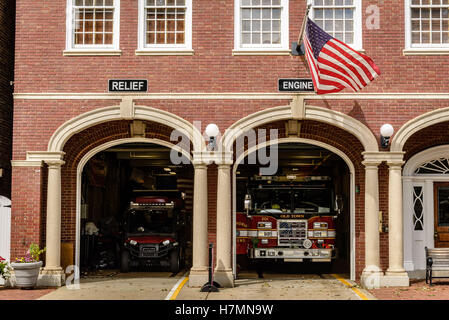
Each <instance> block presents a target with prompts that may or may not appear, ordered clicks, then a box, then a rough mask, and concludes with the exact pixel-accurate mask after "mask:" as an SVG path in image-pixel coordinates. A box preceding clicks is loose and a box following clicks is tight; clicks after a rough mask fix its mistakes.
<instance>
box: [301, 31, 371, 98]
mask: <svg viewBox="0 0 449 320" xmlns="http://www.w3.org/2000/svg"><path fill="white" fill-rule="evenodd" d="M304 46H305V49H306V58H307V63H308V65H309V69H310V72H311V74H312V80H313V85H314V86H315V91H316V93H317V94H326V93H334V92H339V91H341V90H343V89H344V88H348V89H351V90H353V91H354V92H357V91H360V90H361V89H363V88H364V87H366V86H367V85H368V84H369V83H370V82H371V81H373V80H374V79H375V78H376V77H377V76H379V75H380V70H379V68H378V67H377V66H376V65H375V64H374V62H373V61H372V60H371V59H370V58H369V57H368V56H366V55H364V54H362V53H359V52H357V51H355V50H354V49H352V48H350V47H349V46H348V45H346V44H345V43H343V42H341V41H339V40H337V39H331V40H329V41H328V42H327V43H326V44H325V45H324V47H323V48H322V49H321V51H320V54H319V55H318V59H315V56H314V55H313V50H312V47H311V45H310V42H309V40H308V38H307V36H306V35H304Z"/></svg>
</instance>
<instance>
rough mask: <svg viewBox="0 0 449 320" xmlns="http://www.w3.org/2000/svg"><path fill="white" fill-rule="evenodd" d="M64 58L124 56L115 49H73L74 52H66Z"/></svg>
mask: <svg viewBox="0 0 449 320" xmlns="http://www.w3.org/2000/svg"><path fill="white" fill-rule="evenodd" d="M63 55H64V56H120V55H122V51H121V50H115V49H90V50H82V49H72V50H64V51H63Z"/></svg>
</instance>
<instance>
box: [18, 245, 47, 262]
mask: <svg viewBox="0 0 449 320" xmlns="http://www.w3.org/2000/svg"><path fill="white" fill-rule="evenodd" d="M44 252H45V248H44V249H39V246H38V245H37V244H35V243H32V244H31V245H30V248H29V249H28V251H27V253H26V255H25V256H24V257H21V258H17V259H16V261H15V262H16V263H34V262H39V257H40V255H41V254H43V253H44Z"/></svg>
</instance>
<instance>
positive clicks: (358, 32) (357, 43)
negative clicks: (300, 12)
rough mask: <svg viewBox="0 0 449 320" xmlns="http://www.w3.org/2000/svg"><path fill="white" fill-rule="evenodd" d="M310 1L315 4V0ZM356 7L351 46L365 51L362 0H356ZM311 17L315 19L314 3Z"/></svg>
mask: <svg viewBox="0 0 449 320" xmlns="http://www.w3.org/2000/svg"><path fill="white" fill-rule="evenodd" d="M308 3H309V4H313V0H308ZM354 7H355V10H354V43H353V44H351V45H350V46H351V47H352V48H353V49H354V50H357V51H359V52H365V50H364V49H363V30H362V25H363V24H362V0H354ZM309 18H310V19H312V20H313V21H315V10H314V6H313V5H312V8H311V10H310V13H309ZM348 45H349V44H348Z"/></svg>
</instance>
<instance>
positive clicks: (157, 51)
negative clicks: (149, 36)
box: [136, 48, 195, 56]
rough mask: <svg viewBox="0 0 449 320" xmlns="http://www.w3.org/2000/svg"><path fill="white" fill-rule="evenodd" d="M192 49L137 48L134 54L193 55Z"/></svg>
mask: <svg viewBox="0 0 449 320" xmlns="http://www.w3.org/2000/svg"><path fill="white" fill-rule="evenodd" d="M194 53H195V51H194V50H192V49H163V48H161V49H139V50H136V56H193V55H194Z"/></svg>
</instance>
